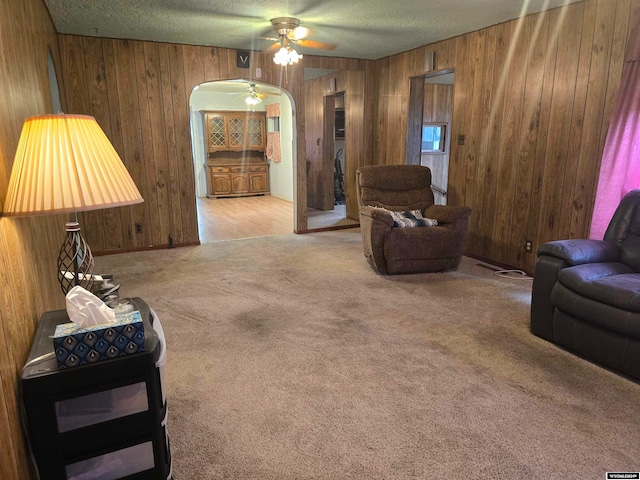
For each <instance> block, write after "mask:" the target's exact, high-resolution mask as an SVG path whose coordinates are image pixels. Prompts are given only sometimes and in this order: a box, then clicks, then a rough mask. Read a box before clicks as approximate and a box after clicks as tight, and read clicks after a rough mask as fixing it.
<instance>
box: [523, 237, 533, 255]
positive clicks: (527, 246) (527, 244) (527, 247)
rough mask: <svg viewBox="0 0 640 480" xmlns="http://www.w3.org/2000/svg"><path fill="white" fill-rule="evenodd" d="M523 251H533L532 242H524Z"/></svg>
mask: <svg viewBox="0 0 640 480" xmlns="http://www.w3.org/2000/svg"><path fill="white" fill-rule="evenodd" d="M524 249H525V250H526V251H527V252H531V251H532V250H533V242H532V241H531V240H527V241H526V242H524Z"/></svg>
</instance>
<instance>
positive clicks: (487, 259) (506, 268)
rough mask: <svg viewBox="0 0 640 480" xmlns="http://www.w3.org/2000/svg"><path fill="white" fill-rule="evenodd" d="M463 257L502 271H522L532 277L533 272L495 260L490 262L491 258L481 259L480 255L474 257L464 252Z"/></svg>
mask: <svg viewBox="0 0 640 480" xmlns="http://www.w3.org/2000/svg"><path fill="white" fill-rule="evenodd" d="M464 255H465V256H466V257H469V258H473V259H475V260H480V261H481V262H484V263H488V264H489V265H494V266H496V267H498V268H500V269H502V270H522V271H523V272H524V273H526V274H527V275H528V276H529V277H533V272H531V271H528V270H525V269H524V268H520V267H514V266H513V265H507V264H506V263H502V262H496V261H495V260H492V259H491V258H487V257H483V256H482V255H476V254H474V253H467V252H465V253H464Z"/></svg>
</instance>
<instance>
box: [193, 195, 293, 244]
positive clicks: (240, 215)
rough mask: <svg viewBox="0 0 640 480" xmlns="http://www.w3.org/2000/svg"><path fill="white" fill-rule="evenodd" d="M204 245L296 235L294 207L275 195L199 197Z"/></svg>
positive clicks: (201, 234)
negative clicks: (239, 239)
mask: <svg viewBox="0 0 640 480" xmlns="http://www.w3.org/2000/svg"><path fill="white" fill-rule="evenodd" d="M196 200H197V207H198V229H199V231H200V242H201V243H209V242H218V241H221V240H234V239H237V238H248V237H265V236H268V235H280V234H284V233H293V204H292V203H291V202H288V201H287V200H283V199H281V198H278V197H272V196H271V195H264V196H257V197H235V198H197V199H196Z"/></svg>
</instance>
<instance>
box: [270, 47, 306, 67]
mask: <svg viewBox="0 0 640 480" xmlns="http://www.w3.org/2000/svg"><path fill="white" fill-rule="evenodd" d="M301 58H302V55H301V54H299V53H298V52H296V51H295V50H294V49H293V48H291V47H282V48H281V49H280V50H278V51H277V52H276V53H275V55H274V56H273V62H274V63H275V64H276V65H282V66H283V67H286V66H287V65H291V64H293V63H298V62H299V61H300V59H301Z"/></svg>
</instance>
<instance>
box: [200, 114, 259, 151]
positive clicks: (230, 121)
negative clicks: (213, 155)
mask: <svg viewBox="0 0 640 480" xmlns="http://www.w3.org/2000/svg"><path fill="white" fill-rule="evenodd" d="M204 120H205V122H204V123H205V142H206V145H207V151H208V152H218V151H224V150H227V151H241V150H260V151H264V149H265V144H266V141H265V137H266V134H265V114H264V113H248V112H215V113H214V112H205V113H204Z"/></svg>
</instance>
